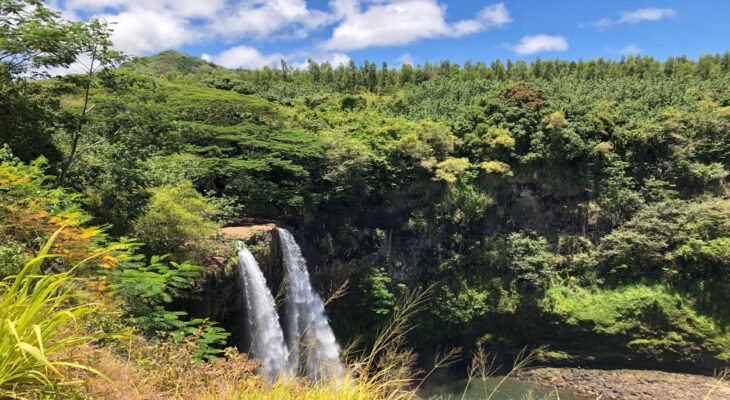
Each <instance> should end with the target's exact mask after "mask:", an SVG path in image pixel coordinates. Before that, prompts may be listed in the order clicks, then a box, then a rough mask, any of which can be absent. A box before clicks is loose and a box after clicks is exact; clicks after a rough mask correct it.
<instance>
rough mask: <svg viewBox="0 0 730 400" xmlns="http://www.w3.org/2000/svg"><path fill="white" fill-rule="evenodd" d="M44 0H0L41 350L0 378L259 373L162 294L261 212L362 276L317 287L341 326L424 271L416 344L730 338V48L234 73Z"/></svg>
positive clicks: (340, 269) (335, 273)
mask: <svg viewBox="0 0 730 400" xmlns="http://www.w3.org/2000/svg"><path fill="white" fill-rule="evenodd" d="M26 3H30V4H34V5H36V6H37V8H36V11H35V12H28V11H27V9H26V8H23V7H24V5H25V4H26ZM41 4H42V3H39V2H36V1H31V0H28V1H15V0H13V1H3V2H1V3H0V7H2V8H3V11H4V12H5V16H4V17H3V18H5V19H3V22H2V23H1V24H0V32H2V37H1V38H0V59H1V60H2V65H1V71H0V92H1V93H0V113H1V115H2V117H1V118H0V143H1V144H2V146H3V147H2V149H1V150H0V276H1V277H7V278H6V279H5V280H4V281H3V284H2V286H0V320H2V321H8V322H7V323H6V322H3V324H2V326H0V358H1V357H11V356H12V355H13V354H15V357H16V359H17V360H23V359H24V360H25V363H26V364H29V365H24V364H23V362H21V361H18V363H17V364H12V366H11V364H10V363H3V364H4V365H2V366H0V397H1V396H6V395H12V394H13V393H15V394H17V393H21V392H22V391H23V390H27V391H30V392H33V393H40V392H43V391H45V390H47V389H48V388H49V387H50V388H53V390H61V389H59V386H58V383H59V382H63V381H73V380H77V379H79V378H78V376H75V377H74V375H65V374H64V373H63V371H66V370H67V369H68V370H70V369H74V368H76V367H78V368H81V366H80V365H78V366H74V365H73V364H69V362H70V361H69V360H74V359H78V358H82V359H89V360H97V361H96V363H97V364H98V365H106V366H107V367H108V366H109V365H114V363H117V362H119V361H114V360H116V358H114V357H115V356H114V355H115V354H126V353H125V352H127V351H128V350H129V349H130V348H134V349H135V350H134V351H135V357H137V358H138V359H139V361H138V363H137V364H138V367H139V368H140V371H160V370H163V369H164V368H162V367H160V366H161V365H165V363H167V364H169V365H172V366H176V367H177V369H174V368H172V367H170V371H172V372H166V373H167V374H168V375H154V374H153V376H154V379H153V380H152V381H149V380H148V381H147V383H146V385H148V386H150V387H152V386H156V387H159V388H163V389H164V390H169V391H170V392H165V393H168V394H169V393H173V392H174V393H183V392H184V390H187V389H186V388H180V387H179V386H178V387H174V388H170V387H166V386H165V385H170V384H171V383H170V382H171V381H174V382H178V384H179V382H182V381H192V380H197V381H200V382H208V381H212V380H214V378H213V377H214V376H219V375H216V374H223V373H224V372H222V371H227V372H225V373H226V374H232V373H233V372H231V370H232V369H234V368H232V367H231V365H236V366H240V368H238V367H237V368H235V369H236V370H237V371H240V374H243V375H246V374H250V371H252V369H253V368H252V367H251V366H250V365H249V363H250V362H249V361H248V360H246V359H245V357H243V356H241V355H236V354H232V353H230V351H226V352H225V354H224V351H223V348H224V347H225V346H226V339H227V337H228V335H229V333H228V332H226V331H225V330H224V329H223V328H222V327H221V326H220V325H218V324H216V322H215V321H210V320H205V319H197V318H191V317H189V316H188V315H187V314H186V313H185V312H184V311H181V310H177V309H174V308H172V307H170V305H171V304H172V303H173V302H174V300H175V299H176V298H179V297H184V296H185V295H186V292H188V291H189V288H190V284H191V283H192V282H194V281H195V280H196V278H198V277H199V276H200V275H201V274H203V273H204V270H205V269H206V268H208V267H209V262H210V260H209V258H210V253H211V251H212V249H214V248H215V247H216V246H217V244H216V235H215V233H216V231H217V229H218V228H219V227H221V226H224V225H227V224H236V223H239V222H240V221H241V219H242V218H248V217H250V218H256V219H269V220H276V221H283V222H285V223H287V224H289V225H291V226H294V227H296V228H297V229H298V232H299V237H300V238H302V239H303V240H305V241H306V242H305V243H303V246H304V247H305V252H306V253H307V254H306V255H307V257H308V259H309V260H310V261H309V263H310V266H312V268H313V269H314V271H313V276H315V277H316V278H317V284H318V285H320V287H321V288H326V287H329V286H330V283H332V284H334V285H335V286H336V285H339V284H341V283H342V282H343V281H344V280H346V279H348V280H349V282H350V284H349V289H348V292H347V293H346V294H345V296H344V297H342V298H340V299H337V300H336V301H334V302H333V303H332V304H330V305H329V306H328V311H329V314H330V318H331V319H332V322H333V324H334V326H335V330H336V331H337V333H338V334H339V339H340V341H341V342H343V343H345V342H347V341H348V340H350V339H352V338H354V337H356V336H358V335H361V336H362V337H363V338H364V343H368V341H371V340H373V338H374V336H375V335H376V331H375V330H376V329H377V327H378V326H380V325H381V324H383V323H384V322H385V321H386V320H387V319H388V318H389V317H390V316H392V315H393V313H397V312H398V310H397V307H396V303H397V302H396V299H397V298H398V297H399V296H401V295H402V294H403V293H405V292H406V290H407V289H408V288H410V289H417V288H426V287H429V286H432V287H433V289H432V293H431V295H430V296H429V297H428V298H427V300H425V301H426V302H427V304H426V305H425V306H424V307H422V309H421V310H420V311H419V312H418V313H417V315H415V317H414V320H415V323H416V324H415V325H414V327H413V329H412V330H411V331H410V333H409V335H408V337H409V340H408V343H409V345H412V346H414V347H415V349H416V351H418V352H420V353H421V354H429V352H430V351H432V350H433V349H435V348H448V347H457V346H463V347H465V348H466V349H470V348H473V347H474V346H476V345H477V344H481V345H483V346H485V347H486V348H488V349H490V350H492V351H496V352H502V353H506V354H509V353H510V352H514V351H517V350H519V349H521V348H522V347H523V346H526V345H528V346H537V345H549V350H548V351H546V352H544V354H542V355H541V356H542V358H543V361H545V362H552V363H587V364H591V363H592V364H594V365H621V366H634V367H652V368H658V369H683V370H689V371H707V370H711V369H712V368H717V367H721V366H723V365H726V364H727V363H728V362H729V361H730V325H729V324H730V311H729V310H730V201H729V200H728V198H727V194H728V193H727V190H728V187H727V178H728V168H729V167H730V165H729V163H730V90H729V88H730V53H724V54H720V55H712V54H709V55H703V56H701V57H700V58H699V59H697V60H692V59H688V58H686V57H681V56H680V57H670V58H668V59H666V60H664V61H659V60H656V59H653V58H650V57H629V58H626V59H622V60H620V61H613V60H604V59H597V60H586V61H561V60H539V59H538V60H535V61H534V62H532V63H529V64H528V63H525V62H524V61H517V62H513V61H510V60H507V61H506V62H504V61H500V60H495V61H492V62H488V63H484V62H467V63H465V64H464V65H458V64H454V63H450V62H448V61H442V62H438V63H426V64H425V65H418V66H412V65H408V64H406V65H403V66H400V67H399V68H393V67H390V66H388V65H386V64H385V63H383V64H382V65H377V64H375V63H371V62H367V61H366V62H364V63H362V64H361V65H356V64H355V63H352V62H351V63H350V64H349V65H338V66H333V65H330V64H327V63H324V64H318V63H316V62H313V61H312V62H310V63H309V66H308V68H306V69H296V68H292V67H290V66H287V65H286V63H285V62H283V61H282V63H281V65H280V66H279V67H277V68H268V67H267V68H264V69H262V70H229V69H225V68H222V67H218V66H216V65H214V64H211V63H208V62H205V61H202V60H200V59H198V58H196V57H192V56H188V55H185V54H181V53H177V52H173V51H166V52H163V53H160V54H158V55H156V56H152V57H144V58H126V57H124V56H123V55H121V54H118V53H117V52H115V51H113V50H112V43H111V42H110V41H109V31H108V29H107V28H106V26H105V25H104V24H102V23H100V22H91V23H78V22H68V21H64V20H62V19H60V17H59V16H58V15H57V14H55V13H53V12H52V11H50V10H47V9H45V8H43V7H42V6H41ZM7 18H15V20H14V21H16V22H15V23H13V24H8V23H6V22H7V21H8V20H9V19H7ZM39 24H40V25H39ZM79 57H81V59H83V60H87V61H85V66H86V68H87V71H86V73H82V74H72V75H65V76H57V77H53V76H48V75H47V74H46V75H44V74H43V73H41V72H39V71H43V69H44V68H48V67H56V66H64V65H68V64H69V63H71V62H73V61H74V60H75V59H77V58H79ZM88 60H90V61H88ZM44 244H45V247H43V246H44ZM39 249H42V250H39ZM19 285H27V286H25V287H21V286H19ZM49 285H50V286H49ZM46 286H48V287H50V288H52V289H49V291H47V292H45V289H44V287H46ZM60 287H63V290H62V292H61V294H55V293H56V292H54V290H58V288H60ZM53 288H55V289H53ZM34 291H41V292H44V293H45V294H43V295H45V296H47V297H48V298H46V299H45V301H46V302H45V303H43V299H42V298H38V299H35V297H33V296H35V295H36V294H37V295H38V296H41V293H36V292H34ZM30 298H33V299H35V300H33V301H36V300H37V301H39V302H40V303H38V308H35V309H33V310H29V309H25V308H24V307H21V306H19V305H18V304H20V303H19V302H22V301H25V300H23V299H30ZM28 301H30V300H28ZM89 302H91V303H93V304H94V305H93V306H88V307H87V305H88V304H91V303H89ZM63 310H68V311H70V313H68V314H67V313H65V312H64V311H63ZM24 312H25V313H34V312H35V314H33V315H31V316H27V315H20V314H18V313H24ZM16 314H18V315H16ZM84 316H85V317H84ZM10 321H15V322H12V323H11V322H10ZM74 321H75V322H74ZM36 326H38V327H39V328H36ZM120 333H121V334H122V335H121V336H120ZM46 335H47V336H46ZM16 339H17V340H16ZM44 340H45V341H47V343H51V344H52V345H48V346H46V347H45V349H44V345H43V341H44ZM132 342H134V343H135V344H134V345H131V344H130V343H132ZM17 343H24V345H25V346H18V345H16V344H17ZM90 343H93V344H90ZM120 343H127V347H125V345H122V344H120ZM99 348H107V349H109V350H108V353H107V352H102V353H100V351H101V350H99ZM145 349H147V350H145ZM149 349H155V350H154V351H155V352H156V354H157V356H155V358H150V356H149V354H145V353H149V352H152V350H149ZM178 352H185V357H187V358H184V360H187V361H180V360H181V359H183V358H180V357H179V354H178ZM79 354H81V356H79ZM124 357H125V358H126V357H127V356H126V355H125V356H124ZM9 359H10V358H8V360H9ZM28 360H31V361H28ZM34 360H35V361H34ZM200 360H208V362H206V363H203V364H204V365H207V367H205V368H202V367H201V368H198V369H195V370H194V371H193V370H191V369H190V368H189V367H188V366H189V365H193V364H185V363H195V365H198V364H200V363H199V362H198V361H200ZM212 360H214V361H212ZM176 363H177V364H176ZM30 364H32V365H30ZM92 364H93V363H92ZM181 364H182V365H181ZM241 365H244V366H241ZM78 368H76V370H78ZM88 368H89V367H83V368H81V370H82V372H78V373H75V374H82V375H83V374H89V375H93V372H94V371H91V372H89V371H88ZM216 368H218V369H216ZM41 370H42V371H45V372H44V373H43V374H41V373H40V372H39V371H41ZM104 373H106V374H109V375H113V374H112V373H111V372H109V371H108V370H107V371H104ZM138 373H139V374H140V375H139V376H143V372H138ZM185 373H188V374H192V373H196V374H198V375H196V376H195V378H194V379H193V378H190V376H188V375H185V376H184V377H182V378H181V376H183V375H184V374H185ZM159 374H162V373H159ZM171 374H177V375H174V377H173V375H171ZM206 374H207V375H206ZM247 376H248V375H247ZM111 378H112V379H115V378H120V379H121V377H120V376H111ZM127 379H132V380H134V379H135V377H131V378H130V377H129V376H127ZM206 379H207V381H206ZM232 379H233V378H232ZM251 379H253V378H251ZM102 386H103V385H102ZM97 389H98V388H97ZM163 389H161V390H163ZM48 390H50V389H48ZM63 390H66V389H63ZM99 390H101V389H99ZM190 390H193V389H190ZM36 391H38V392H36ZM196 393H197V392H196Z"/></svg>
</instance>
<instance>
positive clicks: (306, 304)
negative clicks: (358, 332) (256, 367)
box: [277, 228, 343, 380]
mask: <svg viewBox="0 0 730 400" xmlns="http://www.w3.org/2000/svg"><path fill="white" fill-rule="evenodd" d="M277 231H278V232H279V238H280V239H281V252H282V255H283V262H284V268H285V269H286V277H285V283H286V284H287V291H286V304H285V313H286V320H285V328H286V332H287V342H288V344H289V366H290V368H291V369H292V370H293V371H297V372H300V373H306V375H307V376H308V377H310V378H311V379H314V380H321V379H332V378H339V377H341V376H342V372H343V368H342V363H341V362H340V347H339V346H338V345H337V341H336V340H335V335H334V333H333V332H332V328H330V326H329V322H327V316H326V315H325V312H324V303H323V302H322V298H321V297H319V294H317V292H316V291H315V290H314V288H312V285H311V283H310V281H309V272H308V271H307V262H306V260H305V259H304V257H303V256H302V251H301V249H300V248H299V245H298V244H297V242H296V240H295V239H294V236H293V235H292V234H291V232H289V231H288V230H286V229H284V228H277Z"/></svg>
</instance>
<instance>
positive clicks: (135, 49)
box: [48, 0, 512, 61]
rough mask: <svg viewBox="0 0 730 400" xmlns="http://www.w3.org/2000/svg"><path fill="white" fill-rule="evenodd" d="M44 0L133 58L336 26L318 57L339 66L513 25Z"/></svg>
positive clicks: (332, 5)
mask: <svg viewBox="0 0 730 400" xmlns="http://www.w3.org/2000/svg"><path fill="white" fill-rule="evenodd" d="M48 1H49V2H50V3H52V5H53V6H54V7H57V8H59V9H61V11H62V12H63V13H64V14H65V15H66V16H73V17H74V18H76V17H78V16H79V15H82V16H84V17H89V16H91V17H97V18H102V19H105V20H107V21H109V22H111V23H112V26H111V27H112V29H113V30H114V33H113V36H112V40H113V41H114V43H115V46H116V47H117V49H119V50H122V51H124V52H126V53H129V54H132V55H145V54H151V53H154V52H158V51H161V50H165V49H170V48H179V47H181V46H184V45H191V44H198V43H202V42H206V41H214V40H216V39H223V40H225V41H226V42H228V43H231V44H236V42H238V41H240V40H242V39H271V38H276V39H292V38H295V39H301V38H304V37H307V36H309V35H310V34H311V33H312V32H313V31H316V30H318V29H320V28H322V27H325V26H332V25H335V26H334V29H333V33H332V36H331V37H330V38H329V40H326V41H325V42H324V43H320V45H319V46H318V50H317V51H321V52H323V53H322V54H326V55H332V56H333V57H334V56H335V55H337V56H338V57H339V59H338V60H337V61H341V60H344V59H345V58H344V57H346V55H344V53H342V52H343V51H347V50H355V49H363V48H367V47H372V46H392V45H403V44H408V43H411V42H414V41H417V40H420V39H428V38H436V37H461V36H465V35H471V34H475V33H478V32H483V31H485V30H488V29H493V28H498V27H502V26H504V25H506V24H509V23H510V22H511V21H512V19H511V17H510V14H509V10H508V9H507V7H506V6H505V5H504V4H503V3H498V4H493V5H489V6H486V7H484V8H482V9H481V10H480V11H479V12H478V13H477V14H476V15H474V16H473V18H468V19H463V20H457V21H447V20H446V11H447V6H446V5H445V4H444V3H443V1H442V0H330V1H329V3H328V4H329V7H328V8H325V9H316V8H313V7H312V6H311V2H308V1H307V0H235V1H234V0H205V1H201V0H154V1H151V0H65V1H60V0H48ZM347 59H348V60H349V57H348V58H347Z"/></svg>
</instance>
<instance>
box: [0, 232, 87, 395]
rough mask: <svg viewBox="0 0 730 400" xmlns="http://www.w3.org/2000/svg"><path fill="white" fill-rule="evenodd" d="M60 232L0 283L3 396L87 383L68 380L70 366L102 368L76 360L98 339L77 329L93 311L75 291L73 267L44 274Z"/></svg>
mask: <svg viewBox="0 0 730 400" xmlns="http://www.w3.org/2000/svg"><path fill="white" fill-rule="evenodd" d="M59 232H60V231H58V232H56V233H55V234H54V235H53V236H52V237H51V238H50V240H49V241H48V242H47V243H46V244H45V245H44V246H43V248H42V249H41V251H40V252H39V254H38V256H37V257H35V258H33V259H32V260H30V261H29V262H28V263H26V264H25V266H24V267H23V268H22V269H21V271H20V272H19V273H18V274H17V275H13V276H9V277H7V278H5V279H4V280H3V281H2V282H0V398H7V397H10V398H24V397H35V396H36V395H38V394H40V393H43V392H53V391H56V390H57V389H58V388H59V387H62V386H66V385H73V384H79V383H81V382H78V381H73V380H68V379H67V376H68V375H67V374H66V373H65V370H67V369H80V370H86V371H90V372H92V373H97V374H98V373H99V372H98V371H96V370H94V369H92V368H90V367H88V366H85V365H83V364H80V363H76V362H74V361H73V355H72V351H73V350H74V349H75V348H77V347H78V346H82V345H84V344H86V343H89V342H90V341H92V340H94V339H96V338H97V337H91V336H86V335H83V334H79V333H78V331H74V330H73V328H74V322H76V321H77V320H78V319H79V318H81V317H83V316H85V315H87V314H89V313H91V312H92V311H93V308H92V307H90V306H89V305H88V304H85V303H84V302H81V301H79V299H78V298H77V297H76V296H75V295H74V292H73V288H72V285H71V282H72V280H73V277H72V273H73V268H72V269H71V270H69V271H67V272H61V273H52V274H48V275H43V274H41V266H42V264H43V261H44V260H46V259H48V258H52V257H54V256H53V255H50V254H49V250H50V248H51V245H52V243H53V241H54V239H55V238H56V236H57V235H58V233H59Z"/></svg>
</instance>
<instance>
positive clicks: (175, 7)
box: [64, 0, 226, 19]
mask: <svg viewBox="0 0 730 400" xmlns="http://www.w3.org/2000/svg"><path fill="white" fill-rule="evenodd" d="M225 6H226V0H205V1H200V0H154V1H150V0H66V1H65V2H64V8H65V9H67V10H73V11H83V12H87V13H88V12H102V13H114V14H116V13H118V12H120V11H125V10H148V11H154V12H158V13H169V14H173V15H176V16H179V17H189V18H202V19H208V18H213V17H215V16H216V15H218V14H219V13H220V12H221V11H222V10H223V9H224V8H225Z"/></svg>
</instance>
